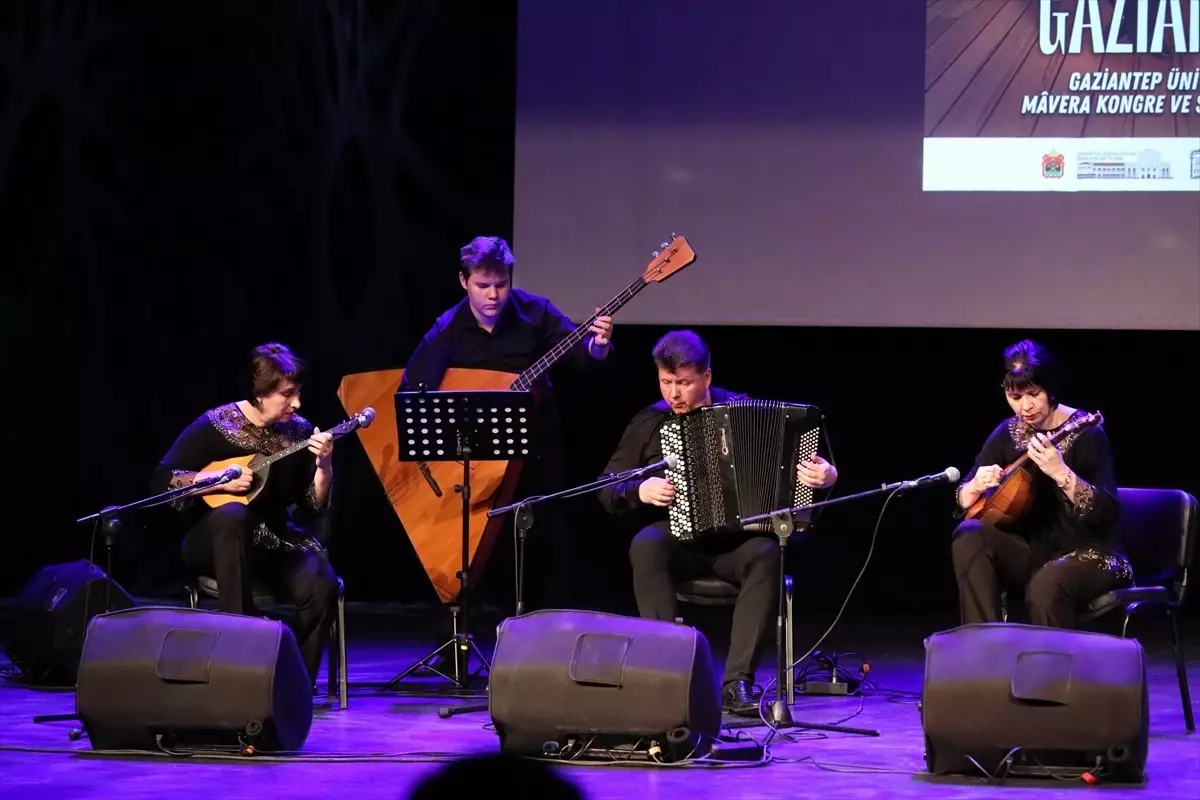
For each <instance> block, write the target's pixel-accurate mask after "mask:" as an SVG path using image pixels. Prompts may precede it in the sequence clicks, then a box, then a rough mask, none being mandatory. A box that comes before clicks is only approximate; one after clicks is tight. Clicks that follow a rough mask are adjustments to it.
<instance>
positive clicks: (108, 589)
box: [33, 474, 233, 740]
mask: <svg viewBox="0 0 1200 800" xmlns="http://www.w3.org/2000/svg"><path fill="white" fill-rule="evenodd" d="M231 480H233V478H232V477H231V476H230V477H226V476H225V475H223V474H222V475H218V476H216V477H213V478H208V479H205V480H203V481H201V482H199V483H191V484H188V485H187V486H178V487H176V488H174V489H168V490H167V491H165V492H161V493H160V494H156V495H153V496H151V497H146V498H143V499H141V500H136V501H134V502H132V503H126V504H125V505H123V506H106V507H105V508H102V509H100V510H99V511H97V512H95V513H94V514H88V515H87V516H85V517H80V518H79V519H77V520H75V522H76V523H77V524H78V523H83V522H94V523H96V524H97V525H98V526H99V528H100V529H101V530H102V531H103V532H104V572H105V581H104V611H105V613H107V612H109V611H111V610H112V580H113V579H112V557H113V544H114V542H115V541H116V539H117V536H118V534H120V532H121V524H122V523H121V516H122V515H123V514H125V513H127V512H129V511H138V510H140V509H144V508H153V507H154V506H160V505H164V504H166V503H170V502H173V501H175V500H182V499H185V498H188V497H191V496H193V495H196V494H199V493H200V492H201V491H202V490H204V489H207V488H209V487H210V486H218V485H220V484H223V483H229V481H231ZM93 541H94V539H93ZM95 566H96V565H95V564H93V563H92V562H91V561H90V560H89V561H88V589H87V590H86V591H88V592H90V591H91V573H92V569H93V568H94V567H95ZM87 628H88V598H87V595H85V596H84V602H83V630H84V637H85V638H86V636H87ZM78 719H79V715H78V714H42V715H40V716H36V717H34V718H33V721H34V722H35V723H42V722H65V721H67V720H78ZM78 738H79V734H78V733H77V732H76V731H71V739H72V740H75V739H78Z"/></svg>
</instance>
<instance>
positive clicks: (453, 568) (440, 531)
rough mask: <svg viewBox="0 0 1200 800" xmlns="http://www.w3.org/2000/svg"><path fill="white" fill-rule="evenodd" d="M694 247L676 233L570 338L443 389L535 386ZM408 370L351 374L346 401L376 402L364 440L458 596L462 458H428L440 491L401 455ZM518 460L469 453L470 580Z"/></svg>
mask: <svg viewBox="0 0 1200 800" xmlns="http://www.w3.org/2000/svg"><path fill="white" fill-rule="evenodd" d="M695 259H696V254H695V252H694V251H693V250H692V248H691V246H690V245H689V244H688V242H687V240H686V239H685V238H684V237H682V236H673V237H672V239H671V241H670V242H668V243H666V244H664V245H662V249H661V251H659V252H656V253H655V254H654V260H653V261H651V262H650V264H649V266H648V267H647V268H646V270H645V272H643V274H642V275H641V276H640V277H638V279H637V280H635V281H634V282H633V283H631V284H630V285H629V286H627V287H626V288H625V289H624V291H622V292H621V293H620V294H618V295H617V296H616V297H614V298H613V299H612V300H611V301H609V302H608V303H607V304H606V305H605V306H604V307H603V308H601V309H600V310H599V311H597V312H596V313H595V314H594V315H592V316H591V317H589V318H588V319H587V320H585V321H584V322H583V323H582V324H581V325H579V327H577V328H576V329H575V330H574V331H573V332H572V333H571V334H570V335H569V336H568V337H567V338H566V339H564V340H563V341H562V342H560V343H559V344H558V345H557V346H556V347H554V348H553V349H552V350H551V351H550V352H549V353H546V354H545V355H544V356H543V357H542V358H540V359H539V360H538V361H537V362H536V363H535V364H533V365H532V366H530V367H529V369H527V370H525V371H524V372H522V373H520V374H519V375H517V374H513V373H511V372H497V371H493V370H482V369H458V368H452V369H449V370H447V371H446V375H445V377H444V378H443V379H442V382H441V384H440V385H439V386H438V390H439V391H453V390H482V389H493V390H509V389H517V390H525V391H527V390H529V389H530V388H531V387H532V386H533V384H534V382H535V381H536V380H537V379H538V378H540V377H541V376H542V375H543V374H544V373H545V372H547V371H548V370H549V369H550V368H551V367H553V366H554V365H555V364H556V363H557V362H558V361H559V360H560V359H562V357H563V356H565V355H566V354H567V353H568V352H570V350H571V348H572V347H575V346H576V345H578V344H580V343H581V342H583V341H584V339H586V338H587V336H588V331H589V329H590V328H591V326H592V323H593V322H594V321H595V319H596V317H600V316H606V315H612V314H615V313H616V312H617V311H618V310H619V309H620V308H621V307H622V306H624V305H625V304H626V303H628V302H629V301H630V300H631V299H633V297H634V296H635V295H636V294H637V293H638V292H640V291H641V290H642V289H644V288H645V287H646V286H647V285H648V284H650V283H661V282H662V281H664V280H666V279H667V278H668V277H670V276H671V275H673V274H674V273H676V272H678V271H679V270H681V269H683V268H684V267H686V266H687V265H689V264H691V263H692V262H693V261H695ZM403 378H404V370H402V369H387V370H379V371H375V372H360V373H357V374H354V375H346V376H345V377H343V378H342V382H341V385H340V386H339V387H338V399H339V400H341V403H342V406H343V407H345V408H347V409H350V408H364V407H366V406H372V407H374V408H375V409H376V418H375V423H374V424H373V425H372V426H371V427H370V428H360V429H359V430H358V432H357V433H358V437H359V440H360V441H361V442H362V445H363V449H364V450H366V452H367V457H368V458H369V459H370V461H371V465H372V466H373V467H374V469H375V474H376V475H377V476H378V477H379V481H380V483H381V484H382V485H383V489H384V491H385V492H386V493H387V498H388V501H389V502H390V503H391V505H392V508H393V509H394V510H395V512H396V515H397V516H398V517H399V518H400V523H401V524H402V525H403V526H404V530H405V532H406V533H407V534H408V538H409V540H410V541H411V542H412V545H413V549H414V550H416V552H417V556H418V558H420V559H421V564H422V565H423V566H424V568H425V573H426V574H427V575H428V576H429V581H430V583H432V584H433V588H434V589H435V590H436V591H437V593H438V597H439V598H440V599H441V601H442V602H443V603H451V602H454V601H455V600H456V599H457V598H458V592H459V581H458V570H459V568H460V565H461V561H462V501H461V498H460V497H459V496H458V494H456V493H455V492H454V487H455V486H456V485H458V484H460V483H462V477H463V475H462V464H461V463H460V462H454V461H440V462H436V461H431V462H427V463H426V464H424V465H423V466H424V468H426V469H428V470H429V472H430V474H431V476H432V478H433V480H434V482H435V483H436V484H437V486H438V487H439V488H440V489H441V491H442V495H441V496H440V497H439V496H437V495H436V494H435V493H434V491H433V489H432V488H431V486H430V484H429V481H428V480H427V479H426V477H425V475H424V474H422V472H421V469H422V465H418V464H416V463H414V462H411V461H401V460H400V459H399V453H398V448H399V437H398V435H397V428H396V406H395V402H394V401H393V396H394V395H395V394H396V392H397V391H399V389H400V383H401V381H402V380H403ZM520 470H521V462H519V461H475V460H472V461H471V511H470V521H469V526H470V544H469V547H468V550H469V553H470V557H471V560H470V564H471V566H470V573H469V580H470V584H471V585H478V582H479V579H480V577H481V576H482V573H483V569H484V567H485V566H486V564H487V560H488V557H489V555H490V554H491V551H492V546H493V545H494V544H495V541H496V536H497V535H498V534H499V533H500V531H501V529H502V527H503V526H504V524H505V522H506V515H501V516H497V517H494V518H492V519H488V516H487V513H488V512H489V511H491V510H492V509H493V508H497V507H499V506H502V505H506V504H508V503H509V502H511V501H512V494H513V491H514V490H515V489H516V486H517V481H518V479H519V478H520Z"/></svg>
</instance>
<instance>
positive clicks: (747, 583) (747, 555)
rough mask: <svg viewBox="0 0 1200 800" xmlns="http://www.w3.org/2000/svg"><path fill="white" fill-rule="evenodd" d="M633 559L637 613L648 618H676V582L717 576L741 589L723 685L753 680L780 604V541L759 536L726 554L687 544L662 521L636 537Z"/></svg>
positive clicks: (630, 558) (632, 547) (640, 532)
mask: <svg viewBox="0 0 1200 800" xmlns="http://www.w3.org/2000/svg"><path fill="white" fill-rule="evenodd" d="M629 561H630V563H631V564H632V566H633V593H634V597H635V598H636V600H637V606H638V613H639V614H641V615H642V616H643V617H645V618H647V619H660V620H667V621H674V620H675V618H676V616H678V614H677V609H678V600H677V599H676V597H675V586H676V584H677V583H681V582H683V581H687V580H694V579H696V578H702V577H711V576H714V575H715V576H716V577H718V578H720V579H721V580H724V581H729V582H730V583H732V584H734V585H736V586H738V587H739V593H738V598H737V601H736V603H735V605H734V607H733V627H732V628H731V629H730V632H729V658H728V659H726V661H725V680H724V682H725V683H729V682H730V681H738V680H744V681H751V682H753V681H754V668H755V667H756V666H757V664H758V645H759V642H760V641H762V637H763V634H764V633H765V632H766V630H767V627H768V626H769V625H770V624H771V617H772V615H773V614H774V613H775V612H776V610H777V608H778V604H779V586H778V583H779V542H778V541H777V540H775V539H767V538H764V537H756V538H753V539H748V540H746V541H745V542H742V543H741V544H739V545H738V546H737V547H735V548H734V549H733V550H730V551H728V552H725V553H719V554H711V553H705V552H703V551H701V550H696V549H692V548H690V547H687V546H685V545H684V544H682V543H681V542H680V541H679V540H678V539H676V538H675V537H674V536H672V535H671V532H670V528H669V527H668V524H667V523H666V522H658V523H655V524H653V525H649V526H647V527H645V528H643V529H642V530H641V531H639V532H638V534H637V535H636V536H634V537H633V542H632V543H631V544H630V545H629Z"/></svg>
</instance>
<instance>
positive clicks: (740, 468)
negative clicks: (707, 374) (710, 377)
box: [659, 399, 821, 541]
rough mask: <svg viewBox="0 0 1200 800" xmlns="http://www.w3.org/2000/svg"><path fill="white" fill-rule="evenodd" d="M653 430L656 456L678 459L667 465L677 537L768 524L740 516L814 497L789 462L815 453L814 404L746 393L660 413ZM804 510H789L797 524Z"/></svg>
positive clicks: (817, 419) (803, 520)
mask: <svg viewBox="0 0 1200 800" xmlns="http://www.w3.org/2000/svg"><path fill="white" fill-rule="evenodd" d="M659 437H660V439H661V444H662V452H663V456H664V457H666V456H675V457H676V458H678V460H679V461H678V464H677V465H676V468H675V469H673V470H667V471H666V477H667V478H669V479H670V480H671V482H672V483H674V484H675V502H674V503H672V504H671V506H670V508H669V509H668V512H669V516H670V524H671V535H673V536H675V537H676V538H678V539H681V540H684V541H689V540H693V539H696V538H698V537H703V536H707V535H710V534H714V533H730V532H735V531H745V532H759V531H770V530H771V525H770V523H769V522H764V523H753V524H749V525H747V524H743V523H742V521H741V520H742V519H743V518H745V517H751V516H755V515H758V514H766V513H768V512H771V511H775V510H777V509H780V508H789V507H793V506H800V505H806V504H808V503H811V502H812V500H813V490H812V489H810V488H809V487H807V486H805V485H804V484H802V483H800V482H799V481H798V480H797V479H796V465H797V464H799V463H800V462H801V461H803V460H805V459H807V458H811V457H812V456H813V455H815V454H816V452H817V445H818V444H819V443H820V437H821V410H820V409H819V408H817V407H816V406H805V405H798V404H795V403H781V402H776V401H773V400H753V399H742V400H736V401H733V402H730V403H722V404H718V405H710V406H704V407H702V408H698V409H696V410H695V411H690V412H688V413H687V414H680V415H678V416H675V417H672V418H671V419H669V420H667V422H665V423H663V426H662V428H661V429H660V431H659ZM810 516H811V515H810V514H807V513H805V514H798V515H796V527H797V528H803V527H805V526H806V525H807V523H808V521H809V518H810Z"/></svg>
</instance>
